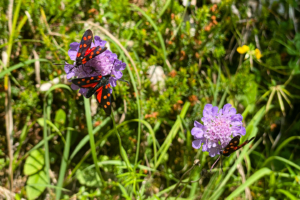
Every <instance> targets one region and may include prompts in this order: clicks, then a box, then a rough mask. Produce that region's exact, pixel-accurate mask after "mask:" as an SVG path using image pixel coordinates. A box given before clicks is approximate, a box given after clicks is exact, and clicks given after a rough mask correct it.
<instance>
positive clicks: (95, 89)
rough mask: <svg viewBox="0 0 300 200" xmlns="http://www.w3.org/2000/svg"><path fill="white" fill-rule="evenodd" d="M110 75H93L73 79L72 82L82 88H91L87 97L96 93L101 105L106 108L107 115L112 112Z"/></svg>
mask: <svg viewBox="0 0 300 200" xmlns="http://www.w3.org/2000/svg"><path fill="white" fill-rule="evenodd" d="M109 78H110V75H107V76H92V77H83V78H75V79H72V83H74V84H75V85H77V86H79V87H80V88H89V90H88V92H87V93H86V98H89V97H91V96H92V95H93V94H95V96H96V99H97V101H98V103H99V104H100V106H101V107H102V108H103V109H104V111H105V113H106V114H107V115H110V113H111V94H110V84H109Z"/></svg>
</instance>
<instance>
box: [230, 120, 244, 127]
mask: <svg viewBox="0 0 300 200" xmlns="http://www.w3.org/2000/svg"><path fill="white" fill-rule="evenodd" d="M230 124H231V125H232V126H241V125H243V122H241V121H234V122H231V123H230Z"/></svg>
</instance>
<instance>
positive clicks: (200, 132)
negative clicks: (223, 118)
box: [191, 127, 204, 139]
mask: <svg viewBox="0 0 300 200" xmlns="http://www.w3.org/2000/svg"><path fill="white" fill-rule="evenodd" d="M203 133H204V131H203V129H202V128H198V127H194V128H193V129H192V131H191V134H192V135H193V136H194V137H195V139H199V138H202V137H203Z"/></svg>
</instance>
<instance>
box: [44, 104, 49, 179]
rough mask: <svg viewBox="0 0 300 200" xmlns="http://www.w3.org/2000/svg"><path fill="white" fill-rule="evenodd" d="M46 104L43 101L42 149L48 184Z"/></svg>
mask: <svg viewBox="0 0 300 200" xmlns="http://www.w3.org/2000/svg"><path fill="white" fill-rule="evenodd" d="M46 107H47V103H46V99H44V104H43V116H44V127H43V128H44V129H43V140H44V149H45V167H46V178H47V180H46V181H47V183H48V184H50V176H49V172H50V161H49V146H48V140H47V137H48V133H47V123H46V121H47V111H46Z"/></svg>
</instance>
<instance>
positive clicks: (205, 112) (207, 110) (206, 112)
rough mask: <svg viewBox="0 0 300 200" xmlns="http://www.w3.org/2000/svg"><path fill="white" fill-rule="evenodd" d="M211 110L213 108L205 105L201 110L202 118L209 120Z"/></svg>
mask: <svg viewBox="0 0 300 200" xmlns="http://www.w3.org/2000/svg"><path fill="white" fill-rule="evenodd" d="M212 108H213V106H212V105H211V104H206V105H205V106H204V109H203V116H204V117H209V118H210V116H211V109H212Z"/></svg>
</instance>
